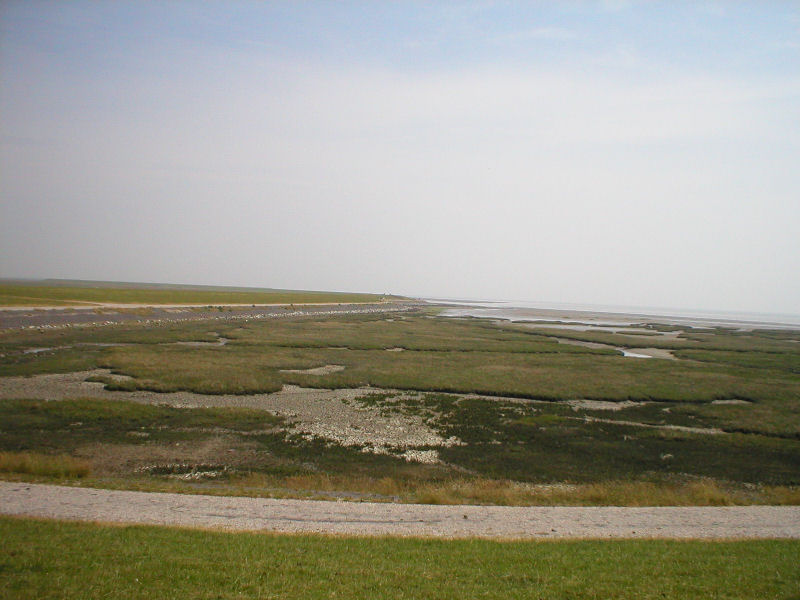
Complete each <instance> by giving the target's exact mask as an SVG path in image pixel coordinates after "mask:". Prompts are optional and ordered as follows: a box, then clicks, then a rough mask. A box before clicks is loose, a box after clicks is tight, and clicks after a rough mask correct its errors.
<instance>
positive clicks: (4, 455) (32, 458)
mask: <svg viewBox="0 0 800 600" xmlns="http://www.w3.org/2000/svg"><path fill="white" fill-rule="evenodd" d="M90 471H91V467H90V466H89V463H88V462H87V461H85V460H79V459H76V458H73V457H72V456H69V455H49V454H41V453H39V452H0V473H17V474H25V475H35V476H44V477H55V478H58V479H61V478H67V477H69V478H72V477H77V478H82V477H86V476H87V475H88V474H89V472H90Z"/></svg>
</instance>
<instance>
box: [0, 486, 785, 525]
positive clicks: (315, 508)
mask: <svg viewBox="0 0 800 600" xmlns="http://www.w3.org/2000/svg"><path fill="white" fill-rule="evenodd" d="M0 513H2V514H6V515H18V516H31V517H43V518H53V519H68V520H82V521H100V522H120V523H142V524H151V525H175V526H184V527H214V528H222V529H230V530H261V531H275V532H284V533H331V534H347V535H402V536H432V537H445V538H457V537H486V538H649V537H660V538H705V539H714V538H717V539H719V538H795V539H798V538H800V507H797V506H737V507H648V508H624V507H508V506H431V505H420V504H378V503H368V502H364V503H360V502H322V501H312V500H275V499H264V498H240V497H235V498H234V497H218V496H199V495H184V494H158V493H146V492H125V491H111V490H98V489H89V488H73V487H61V486H52V485H38V484H30V483H13V482H0Z"/></svg>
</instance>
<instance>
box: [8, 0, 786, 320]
mask: <svg viewBox="0 0 800 600" xmlns="http://www.w3.org/2000/svg"><path fill="white" fill-rule="evenodd" d="M0 135H1V136H2V137H1V142H2V146H1V147H0V276H1V277H43V278H46V277H53V278H77V279H95V280H115V281H146V282H165V283H167V282H171V283H193V284H209V285H237V286H255V287H270V288H288V289H320V290H342V291H363V292H376V293H383V292H390V293H397V294H404V295H416V296H435V297H449V298H453V297H455V298H484V299H516V300H531V301H545V302H547V301H553V302H568V303H581V304H611V305H623V306H624V305H635V306H657V307H676V308H688V309H711V310H713V309H719V310H742V311H757V312H776V313H795V314H797V313H800V277H798V273H800V234H799V233H798V232H799V231H800V168H798V165H800V6H798V5H797V4H796V3H789V2H739V3H727V2H720V3H716V2H700V3H691V4H690V3H674V2H663V3H662V2H624V1H616V2H614V1H609V2H559V3H549V2H548V3H545V2H541V3H536V2H532V3H529V2H520V3H515V2H465V3H461V2H457V3H448V2H445V3H423V2H419V3H415V2H409V3H405V2H404V3H375V2H342V3H338V2H337V3H327V2H312V3H259V2H236V3H228V2H224V3H223V2H220V3H202V4H200V3H191V2H170V3H140V2H108V3H95V2H69V3H62V2H52V3H50V2H36V1H33V2H14V1H6V2H3V3H2V4H0Z"/></svg>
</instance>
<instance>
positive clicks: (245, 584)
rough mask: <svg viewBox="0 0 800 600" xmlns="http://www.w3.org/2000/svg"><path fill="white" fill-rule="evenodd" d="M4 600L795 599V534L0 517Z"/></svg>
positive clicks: (798, 551)
mask: <svg viewBox="0 0 800 600" xmlns="http://www.w3.org/2000/svg"><path fill="white" fill-rule="evenodd" d="M0 539H2V540H3V544H2V546H0V573H2V576H0V596H2V597H4V598H459V599H462V598H478V597H480V598H659V599H664V598H681V599H684V598H737V599H739V598H759V599H765V598H782V599H788V598H798V597H800V566H798V562H797V556H798V555H800V541H791V540H761V541H738V542H678V541H667V540H657V541H640V540H637V541H633V540H625V541H569V542H492V541H485V540H461V541H441V540H422V539H398V538H341V537H322V536H284V535H267V534H247V533H235V534H234V533H219V532H208V531H195V530H181V529H170V528H160V527H138V526H137V527H109V526H99V525H91V524H77V523H61V522H49V521H35V520H22V519H10V518H2V519H0Z"/></svg>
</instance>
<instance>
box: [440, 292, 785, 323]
mask: <svg viewBox="0 0 800 600" xmlns="http://www.w3.org/2000/svg"><path fill="white" fill-rule="evenodd" d="M425 300H428V301H429V302H436V303H446V304H450V305H455V306H454V307H453V308H448V309H446V310H445V311H444V312H443V313H442V314H443V316H448V317H468V316H469V317H482V318H490V319H506V320H510V321H520V320H531V321H533V320H547V321H559V322H561V323H564V324H580V323H586V324H590V325H592V326H594V327H598V326H599V327H614V326H618V327H619V326H626V325H635V324H637V323H644V322H658V323H665V324H671V325H682V326H688V327H731V328H737V329H753V328H769V329H800V315H786V314H769V313H748V312H727V311H702V310H697V311H691V310H684V309H673V308H654V307H646V306H604V305H597V304H566V303H556V302H552V303H545V302H518V301H505V300H491V301H487V300H463V299H453V300H451V299H443V298H425Z"/></svg>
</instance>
